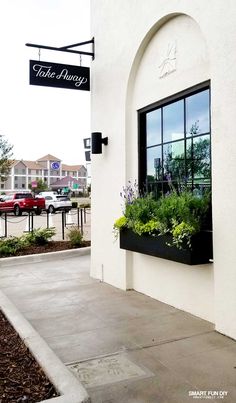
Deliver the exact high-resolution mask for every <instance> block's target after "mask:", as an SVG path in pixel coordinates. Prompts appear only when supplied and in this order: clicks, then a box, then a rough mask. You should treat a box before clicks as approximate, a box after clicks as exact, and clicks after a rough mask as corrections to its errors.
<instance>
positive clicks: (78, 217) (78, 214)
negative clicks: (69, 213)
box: [77, 207, 79, 228]
mask: <svg viewBox="0 0 236 403" xmlns="http://www.w3.org/2000/svg"><path fill="white" fill-rule="evenodd" d="M77 219H78V228H79V207H78V208H77Z"/></svg>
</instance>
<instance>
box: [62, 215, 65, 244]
mask: <svg viewBox="0 0 236 403" xmlns="http://www.w3.org/2000/svg"><path fill="white" fill-rule="evenodd" d="M61 226H62V239H63V241H64V239H65V211H62V214H61Z"/></svg>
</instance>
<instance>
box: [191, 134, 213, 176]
mask: <svg viewBox="0 0 236 403" xmlns="http://www.w3.org/2000/svg"><path fill="white" fill-rule="evenodd" d="M186 162H187V164H186V165H187V176H188V179H189V180H194V183H195V184H200V183H210V178H211V161H210V136H209V135H207V136H200V137H196V138H194V139H193V140H190V139H189V140H188V141H187V148H186Z"/></svg>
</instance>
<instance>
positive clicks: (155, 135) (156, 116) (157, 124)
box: [146, 109, 161, 147]
mask: <svg viewBox="0 0 236 403" xmlns="http://www.w3.org/2000/svg"><path fill="white" fill-rule="evenodd" d="M146 125H147V147H148V146H153V145H155V144H160V143H161V109H157V110H155V111H153V112H149V113H147V115H146Z"/></svg>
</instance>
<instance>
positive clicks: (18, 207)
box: [0, 192, 45, 216]
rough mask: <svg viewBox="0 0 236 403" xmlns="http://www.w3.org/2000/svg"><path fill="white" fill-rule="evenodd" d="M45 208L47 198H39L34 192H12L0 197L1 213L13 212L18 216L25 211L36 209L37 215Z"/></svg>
mask: <svg viewBox="0 0 236 403" xmlns="http://www.w3.org/2000/svg"><path fill="white" fill-rule="evenodd" d="M44 209H45V199H44V198H43V197H42V198H40V199H37V198H35V197H34V196H33V195H32V193H23V192H21V193H12V194H9V195H2V196H1V197H0V214H1V213H3V212H13V213H14V214H15V215H16V216H21V215H22V212H23V211H27V212H28V211H35V214H36V215H40V214H41V212H42V210H44Z"/></svg>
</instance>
